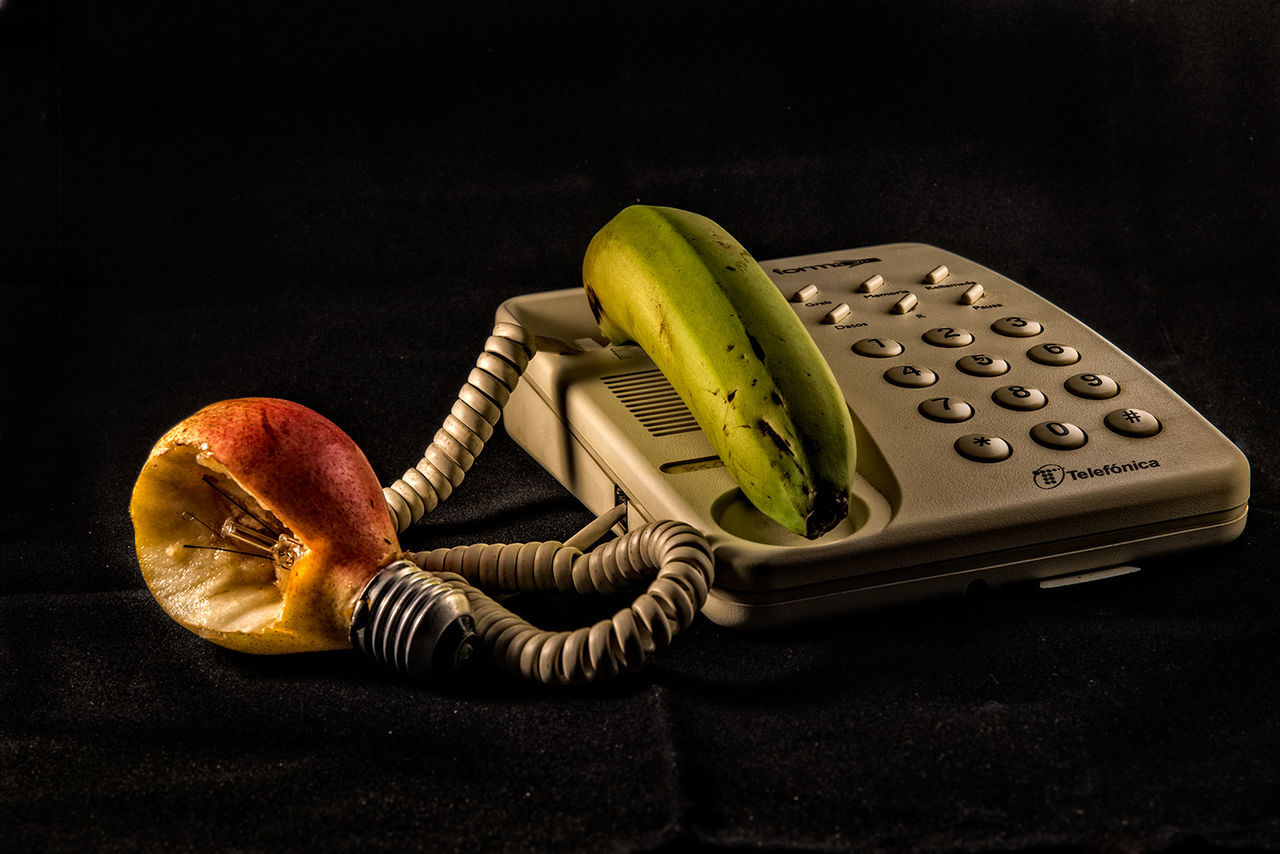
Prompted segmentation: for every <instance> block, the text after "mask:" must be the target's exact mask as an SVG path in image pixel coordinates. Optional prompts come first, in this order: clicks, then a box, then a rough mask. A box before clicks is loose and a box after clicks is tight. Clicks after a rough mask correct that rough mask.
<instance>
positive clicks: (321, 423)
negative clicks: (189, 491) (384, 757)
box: [133, 398, 402, 653]
mask: <svg viewBox="0 0 1280 854" xmlns="http://www.w3.org/2000/svg"><path fill="white" fill-rule="evenodd" d="M181 446H192V447H194V448H195V449H197V451H198V452H200V453H201V454H202V455H203V454H207V455H209V456H211V457H212V458H213V459H214V460H215V461H216V462H217V464H219V465H220V466H221V467H222V468H224V469H225V470H226V472H227V473H228V474H229V475H230V476H231V477H232V478H234V480H235V481H236V482H237V483H238V484H239V485H240V486H241V487H242V488H243V489H244V490H245V491H246V492H248V493H249V494H250V495H252V496H253V497H254V498H255V499H257V501H258V503H259V504H261V505H262V506H263V507H265V508H267V509H269V510H270V511H271V512H272V513H273V514H275V516H276V518H277V519H279V521H280V522H281V523H283V524H284V525H285V526H286V527H287V528H288V529H289V530H290V531H292V532H293V536H294V537H295V538H296V539H298V540H300V541H301V542H302V544H303V545H304V546H305V547H306V552H305V553H304V554H303V555H302V556H301V557H300V558H299V559H298V560H297V561H296V562H295V564H294V565H293V568H292V571H291V572H290V573H289V577H288V580H287V582H285V586H284V591H283V592H284V607H283V611H282V612H281V615H280V619H279V620H278V621H277V622H276V623H275V624H274V625H272V626H270V627H266V628H264V629H263V631H261V632H249V633H243V632H240V633H231V634H227V633H223V632H219V631H208V630H201V627H199V626H192V625H188V624H187V623H186V622H184V621H183V620H179V622H183V624H184V625H187V627H188V628H192V629H193V630H194V631H197V632H198V633H199V634H201V635H202V636H204V637H207V638H209V639H210V640H214V641H215V642H218V643H222V644H223V645H225V646H229V647H232V648H236V649H242V650H245V651H249V652H265V653H274V652H291V651H310V650H315V649H328V648H340V647H345V646H348V645H349V639H348V627H349V624H350V620H351V613H352V610H353V607H354V604H355V599H356V596H357V595H358V594H359V592H360V591H361V590H362V589H363V588H364V586H365V584H367V583H368V581H369V580H370V579H371V578H372V577H373V576H374V574H376V573H377V571H378V569H379V568H380V567H382V566H385V565H386V564H388V563H390V562H391V561H393V560H396V559H397V558H399V557H400V556H401V555H402V551H401V549H400V544H399V541H398V539H397V536H396V531H395V527H394V525H393V523H392V521H391V517H390V514H389V513H388V511H387V505H386V500H385V499H384V498H383V495H382V488H381V486H380V484H379V483H378V479H377V477H376V475H375V474H374V472H373V469H372V468H371V467H370V465H369V462H368V460H367V459H366V458H365V455H364V453H363V452H362V451H361V450H360V449H359V447H358V446H357V445H356V444H355V442H354V441H352V440H351V438H350V437H349V436H347V434H346V433H344V432H343V431H342V430H341V429H339V428H338V427H337V426H336V425H335V424H334V423H333V422H331V421H329V420H328V419H327V418H325V417H323V416H322V415H319V414H318V413H316V412H314V411H313V410H311V409H308V408H307V407H305V406H302V405H300V404H297V403H293V402H290V401H287V400H279V399H274V398H238V399H234V400H225V401H221V402H219V403H214V404H211V405H209V406H206V407H205V408H203V409H201V410H200V411H199V412H197V413H195V414H194V415H192V416H190V417H189V418H186V419H185V420H183V421H182V422H181V423H180V424H178V425H177V426H175V427H174V428H173V429H171V430H170V431H169V432H168V433H166V434H165V435H164V437H162V438H161V439H160V441H159V442H157V443H156V445H155V447H154V448H153V449H152V451H151V455H150V457H149V460H148V465H150V464H151V462H153V461H155V460H156V459H157V458H159V457H161V456H163V455H165V454H168V453H170V452H171V451H173V450H174V449H177V448H180V447H181ZM146 475H147V469H146V468H145V467H144V469H143V475H142V476H140V477H139V481H138V485H137V486H136V487H135V492H134V506H135V507H136V506H138V504H139V495H140V493H143V492H144V491H145V490H144V485H143V484H144V480H145V478H146ZM133 515H134V522H135V529H136V531H137V534H138V537H139V542H140V543H141V542H142V538H143V536H144V532H143V531H142V528H141V527H140V525H139V514H138V513H137V512H134V514H133ZM140 552H141V549H140ZM162 604H164V603H163V602H162ZM175 617H176V615H175Z"/></svg>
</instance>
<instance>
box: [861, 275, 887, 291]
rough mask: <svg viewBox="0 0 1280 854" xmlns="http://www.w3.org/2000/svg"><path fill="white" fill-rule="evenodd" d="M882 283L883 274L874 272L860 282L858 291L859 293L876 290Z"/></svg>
mask: <svg viewBox="0 0 1280 854" xmlns="http://www.w3.org/2000/svg"><path fill="white" fill-rule="evenodd" d="M883 284H884V276H882V275H880V274H879V273H876V274H875V275H874V276H872V277H871V278H869V279H867V280H866V281H864V282H863V283H862V284H860V285H858V293H860V294H869V293H872V292H873V291H875V290H876V288H879V287H880V286H881V285H883Z"/></svg>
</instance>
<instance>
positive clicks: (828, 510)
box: [804, 489, 849, 540]
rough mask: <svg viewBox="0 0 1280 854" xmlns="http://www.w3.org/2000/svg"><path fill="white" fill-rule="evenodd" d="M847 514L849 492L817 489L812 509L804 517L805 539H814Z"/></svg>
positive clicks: (839, 521) (838, 522)
mask: <svg viewBox="0 0 1280 854" xmlns="http://www.w3.org/2000/svg"><path fill="white" fill-rule="evenodd" d="M848 515H849V493H848V492H846V491H844V490H837V491H828V490H824V489H819V490H818V494H817V496H816V498H815V500H814V502H813V509H812V510H810V511H809V515H808V516H806V517H805V520H804V525H805V532H804V535H805V537H806V538H807V539H810V540H816V539H817V538H818V537H821V536H822V535H823V534H825V533H827V531H830V530H831V529H832V528H834V527H835V526H836V525H839V524H840V523H841V522H842V521H844V518H845V517H846V516H848Z"/></svg>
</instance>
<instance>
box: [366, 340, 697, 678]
mask: <svg viewBox="0 0 1280 854" xmlns="http://www.w3.org/2000/svg"><path fill="white" fill-rule="evenodd" d="M544 343H545V344H546V345H547V346H555V347H556V348H557V349H562V348H565V347H566V346H567V345H565V344H564V343H563V342H550V341H547V342H543V340H542V339H539V338H537V337H536V336H534V335H533V334H532V333H530V332H529V331H528V330H527V329H525V328H524V327H523V326H520V325H519V324H516V323H503V322H500V323H498V324H497V325H496V326H494V329H493V334H492V335H491V336H489V338H488V340H487V341H485V345H484V352H483V353H481V354H480V357H479V358H478V359H477V360H476V366H475V368H474V369H472V371H471V373H470V374H469V375H468V377H467V382H466V384H465V385H464V386H463V387H462V390H461V391H460V392H459V393H458V399H457V401H456V402H455V403H454V405H453V408H452V409H451V410H450V412H449V415H448V416H447V417H446V418H445V422H444V426H443V427H441V428H440V430H438V431H437V432H436V435H435V437H434V438H433V439H432V441H431V444H430V445H429V446H428V447H427V450H426V452H425V453H424V454H423V456H422V459H421V460H420V461H419V462H418V464H417V465H416V466H414V467H413V468H411V469H409V470H408V471H406V472H405V473H404V476H403V477H401V478H400V479H399V480H397V481H396V482H395V483H393V484H391V486H389V487H387V488H385V489H383V490H382V492H383V495H384V496H385V497H386V501H387V507H388V509H389V511H390V512H391V515H392V518H393V519H394V521H395V525H396V530H397V531H398V532H402V531H404V530H405V529H406V528H408V527H409V526H410V525H412V524H413V523H415V522H417V521H418V520H420V519H421V518H422V517H423V516H425V515H426V514H428V513H430V512H431V511H432V510H434V509H435V508H436V507H437V506H438V505H439V504H440V502H442V501H444V500H445V499H447V498H448V497H449V496H450V495H451V494H452V493H453V490H454V489H455V488H456V487H457V486H458V484H460V483H461V482H462V479H463V477H464V476H465V475H466V473H467V471H468V470H469V469H470V468H471V466H472V464H473V463H474V462H475V459H476V457H477V456H478V455H479V454H480V452H481V451H482V450H484V444H485V442H487V441H489V438H490V437H491V436H492V435H493V430H494V427H495V426H496V425H497V423H498V420H499V418H501V416H502V409H503V407H505V406H506V404H507V400H508V399H509V398H510V396H511V392H512V391H514V390H515V388H516V385H517V384H518V383H519V382H520V377H521V376H523V374H524V371H525V369H526V368H527V367H528V365H529V360H530V359H531V358H533V355H534V353H536V352H537V350H538V349H539V346H540V345H542V344H544ZM617 509H618V510H619V511H621V509H622V508H617ZM619 518H620V516H619V514H618V513H617V512H614V513H610V514H605V516H601V517H600V518H599V519H598V520H596V522H593V523H592V524H591V525H588V526H587V528H585V529H583V531H581V532H579V533H578V534H577V535H575V536H574V537H571V538H570V542H569V543H560V542H545V543H516V544H500V545H486V544H478V545H472V546H458V547H455V548H451V549H436V550H434V551H426V552H418V553H416V554H410V555H409V556H408V557H409V558H410V559H412V560H413V562H414V563H416V564H417V565H418V566H419V567H421V568H422V569H423V570H425V571H427V572H430V573H432V574H433V575H436V576H437V577H439V578H440V579H441V580H442V581H444V582H445V584H447V585H449V586H451V587H453V588H454V589H457V590H459V591H460V592H462V593H463V594H465V595H466V597H467V599H468V601H469V603H470V605H471V610H472V615H473V617H474V619H475V624H476V633H477V634H478V635H479V637H480V640H481V643H482V644H483V645H484V646H485V647H486V648H487V649H488V650H489V651H490V653H491V654H492V655H493V656H494V658H495V660H496V661H497V662H498V663H499V665H500V666H502V667H503V668H504V669H506V670H507V671H508V672H510V673H513V674H515V675H517V676H522V677H524V678H526V679H531V680H534V681H538V682H543V683H547V684H561V685H570V684H580V683H585V682H591V681H593V680H595V679H597V678H601V677H607V676H613V675H616V674H617V673H619V672H621V671H622V670H624V669H628V668H632V667H637V666H639V665H640V664H643V663H644V661H645V660H646V659H647V658H648V657H649V655H651V654H652V653H654V652H657V651H658V650H661V649H663V648H665V647H666V646H667V645H668V644H669V643H670V642H671V639H672V637H674V636H675V635H676V634H677V633H678V632H680V631H682V630H683V629H685V628H687V627H688V626H689V624H690V623H691V622H692V621H693V618H694V616H696V615H697V613H698V611H700V610H701V609H702V606H703V604H704V603H705V602H706V601H707V591H708V589H709V588H710V587H711V584H712V581H713V578H714V571H715V570H714V559H713V558H712V556H711V547H710V545H708V543H707V541H706V539H705V538H704V537H703V536H702V535H701V534H700V533H698V531H696V530H694V529H693V528H692V527H690V526H689V525H686V524H684V523H682V522H670V521H664V522H652V523H649V524H647V525H644V526H642V527H640V528H637V529H635V530H633V531H629V532H627V533H625V534H623V535H622V536H621V537H618V538H617V539H615V540H611V541H609V542H607V543H604V544H603V545H601V546H598V547H597V548H595V549H592V550H591V551H590V552H583V551H582V549H581V548H580V547H579V546H580V545H587V544H590V543H591V542H594V541H595V540H596V539H598V538H599V536H600V535H602V534H604V533H606V532H607V531H608V530H609V528H610V527H612V525H613V524H614V523H615V522H617V521H618V519H619ZM650 579H651V580H650ZM646 580H649V585H648V588H647V589H646V590H645V591H644V592H643V593H641V594H640V595H639V596H637V597H636V599H635V601H634V602H632V604H631V606H630V607H627V608H623V609H621V610H619V611H618V612H617V613H616V614H614V615H613V617H612V618H611V619H607V620H600V621H598V622H596V623H595V624H594V625H591V626H586V627H583V628H580V629H576V630H574V631H562V632H552V631H546V630H543V629H539V628H537V627H536V626H534V625H532V624H530V623H529V622H528V621H526V620H525V619H524V618H522V617H520V616H517V615H516V614H514V613H513V612H511V611H510V610H509V609H508V608H506V607H505V606H503V605H501V604H499V603H498V602H496V601H494V599H493V598H492V597H491V596H490V595H488V594H487V593H486V592H484V590H481V589H480V588H487V589H489V590H493V591H495V592H498V593H532V592H543V591H560V592H563V593H581V594H599V593H613V592H616V591H618V590H622V589H626V588H628V587H634V586H638V585H639V584H640V583H642V582H644V581H646Z"/></svg>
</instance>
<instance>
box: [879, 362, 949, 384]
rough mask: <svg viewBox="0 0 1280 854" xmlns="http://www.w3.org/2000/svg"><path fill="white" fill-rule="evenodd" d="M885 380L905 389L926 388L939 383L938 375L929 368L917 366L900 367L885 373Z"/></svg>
mask: <svg viewBox="0 0 1280 854" xmlns="http://www.w3.org/2000/svg"><path fill="white" fill-rule="evenodd" d="M884 378H885V379H886V380H888V381H889V382H891V383H893V384H894V385H900V386H902V387H903V388H924V387H925V386H931V385H933V384H934V383H936V382H937V381H938V375H937V374H935V373H934V372H933V371H931V370H929V369H928V368H918V367H916V366H915V365H899V366H898V367H896V368H890V369H889V370H887V371H885V372H884Z"/></svg>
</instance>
